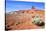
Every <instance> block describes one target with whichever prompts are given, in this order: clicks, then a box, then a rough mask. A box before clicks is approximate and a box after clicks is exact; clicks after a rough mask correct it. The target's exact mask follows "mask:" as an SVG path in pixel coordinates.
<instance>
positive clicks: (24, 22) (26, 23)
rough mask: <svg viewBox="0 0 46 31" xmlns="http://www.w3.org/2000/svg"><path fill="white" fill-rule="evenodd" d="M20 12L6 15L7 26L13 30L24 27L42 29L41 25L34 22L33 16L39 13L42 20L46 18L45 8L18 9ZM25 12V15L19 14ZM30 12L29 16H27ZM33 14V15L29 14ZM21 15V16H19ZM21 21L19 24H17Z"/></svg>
mask: <svg viewBox="0 0 46 31" xmlns="http://www.w3.org/2000/svg"><path fill="white" fill-rule="evenodd" d="M17 13H18V14H15V13H13V14H11V15H9V16H6V24H7V25H6V26H8V25H9V27H6V28H8V29H11V30H23V29H38V28H39V29H41V27H40V26H37V25H35V24H33V23H32V20H33V18H34V17H35V15H37V14H39V16H40V17H41V18H43V19H42V20H44V19H45V17H44V10H42V11H41V10H22V11H17ZM22 13H23V14H25V15H19V14H22ZM27 14H28V16H27ZM30 14H31V15H32V16H31V17H30V16H29V15H30ZM17 16H19V17H17ZM18 22H20V23H19V24H17V23H18Z"/></svg>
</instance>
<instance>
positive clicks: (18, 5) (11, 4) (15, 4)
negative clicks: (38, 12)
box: [6, 0, 44, 12]
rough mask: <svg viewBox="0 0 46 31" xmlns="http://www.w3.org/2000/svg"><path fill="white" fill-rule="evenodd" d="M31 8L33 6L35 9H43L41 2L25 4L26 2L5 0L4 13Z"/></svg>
mask: <svg viewBox="0 0 46 31" xmlns="http://www.w3.org/2000/svg"><path fill="white" fill-rule="evenodd" d="M32 6H35V7H36V8H37V9H44V3H43V2H26V1H9V0H7V2H6V12H11V11H18V10H25V9H31V7H32Z"/></svg>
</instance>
